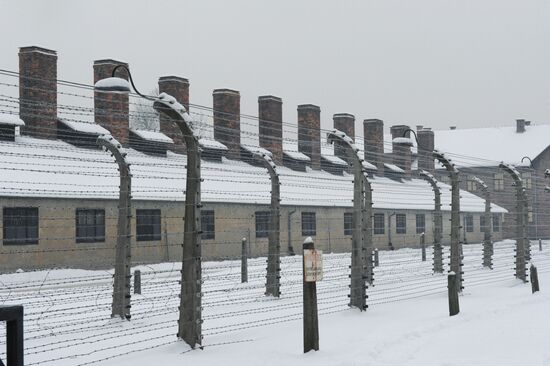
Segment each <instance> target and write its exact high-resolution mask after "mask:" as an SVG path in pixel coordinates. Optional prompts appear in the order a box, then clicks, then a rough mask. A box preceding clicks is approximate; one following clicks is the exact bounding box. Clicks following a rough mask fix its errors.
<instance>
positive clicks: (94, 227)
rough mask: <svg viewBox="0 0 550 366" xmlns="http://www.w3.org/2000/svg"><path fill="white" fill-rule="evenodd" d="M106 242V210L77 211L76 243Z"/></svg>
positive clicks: (81, 209) (80, 209)
mask: <svg viewBox="0 0 550 366" xmlns="http://www.w3.org/2000/svg"><path fill="white" fill-rule="evenodd" d="M104 241H105V210H101V209H83V208H79V209H77V210H76V242H77V243H97V242H104Z"/></svg>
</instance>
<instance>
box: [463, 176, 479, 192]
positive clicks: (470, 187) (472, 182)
mask: <svg viewBox="0 0 550 366" xmlns="http://www.w3.org/2000/svg"><path fill="white" fill-rule="evenodd" d="M466 189H467V190H468V191H470V192H475V191H477V182H476V181H475V180H474V179H473V178H472V177H470V178H468V182H467V187H466Z"/></svg>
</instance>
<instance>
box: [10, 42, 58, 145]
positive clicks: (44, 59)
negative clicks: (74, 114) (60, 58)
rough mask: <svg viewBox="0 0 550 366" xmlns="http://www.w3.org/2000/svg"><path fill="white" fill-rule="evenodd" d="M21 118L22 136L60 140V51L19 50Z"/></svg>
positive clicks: (40, 49) (43, 49)
mask: <svg viewBox="0 0 550 366" xmlns="http://www.w3.org/2000/svg"><path fill="white" fill-rule="evenodd" d="M19 117H20V118H21V119H22V120H23V121H24V122H25V126H24V127H22V131H21V132H22V133H23V134H25V135H30V136H33V137H38V138H49V139H55V138H56V137H57V132H56V130H57V52H56V51H52V50H48V49H45V48H41V47H36V46H30V47H21V48H20V49H19Z"/></svg>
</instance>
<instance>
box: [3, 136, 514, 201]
mask: <svg viewBox="0 0 550 366" xmlns="http://www.w3.org/2000/svg"><path fill="white" fill-rule="evenodd" d="M127 151H128V155H127V159H128V161H129V163H130V164H131V173H132V176H133V178H132V197H133V198H134V199H136V200H167V201H183V199H184V193H183V192H184V190H185V179H186V169H185V165H186V163H187V157H186V156H185V155H180V154H175V153H172V152H168V153H167V156H166V157H161V156H153V155H147V154H143V153H141V152H138V151H136V150H133V149H127ZM201 166H202V172H201V176H202V178H203V179H204V181H203V183H202V186H201V191H202V201H204V202H227V203H256V204H266V205H267V204H269V202H270V194H269V192H270V189H271V182H270V180H269V174H267V173H266V171H265V169H264V168H261V167H256V166H252V165H249V164H246V163H244V162H241V161H233V160H227V159H222V162H213V161H206V160H205V161H203V162H202V163H201ZM277 171H278V173H279V176H280V181H281V204H283V205H304V206H325V207H326V206H337V207H351V206H352V204H353V203H352V199H353V183H352V180H353V177H352V176H351V175H349V174H347V173H344V175H343V176H335V175H332V174H330V173H328V172H324V171H313V170H311V169H309V168H308V169H307V171H306V172H297V171H294V170H291V169H289V168H286V167H283V166H279V167H277ZM0 174H1V175H2V177H4V178H3V183H2V185H1V187H0V196H10V197H61V198H75V199H83V198H93V199H117V198H118V189H119V188H118V187H119V172H118V170H117V164H116V163H115V161H114V159H113V158H112V157H111V155H110V154H108V153H106V152H103V151H101V150H90V149H85V148H79V147H76V146H73V145H71V144H68V143H65V142H62V141H59V140H44V139H35V138H31V137H28V136H17V137H16V138H15V141H13V142H11V141H6V142H1V143H0ZM370 180H371V184H372V187H373V203H374V207H375V208H385V209H411V210H418V209H421V210H432V209H433V192H432V190H431V187H430V185H429V184H428V183H426V182H425V181H424V180H422V179H412V180H410V181H405V182H397V181H394V180H391V179H389V178H380V177H374V178H371V179H370ZM441 187H442V204H443V206H442V209H443V210H446V211H448V210H449V209H450V206H449V204H450V198H451V194H450V187H449V186H448V185H445V184H443V183H441ZM461 209H462V210H463V211H467V212H483V211H484V200H483V199H481V198H480V197H477V196H475V195H473V194H471V193H469V192H467V191H461ZM493 211H494V212H505V210H504V209H503V208H500V207H498V206H493Z"/></svg>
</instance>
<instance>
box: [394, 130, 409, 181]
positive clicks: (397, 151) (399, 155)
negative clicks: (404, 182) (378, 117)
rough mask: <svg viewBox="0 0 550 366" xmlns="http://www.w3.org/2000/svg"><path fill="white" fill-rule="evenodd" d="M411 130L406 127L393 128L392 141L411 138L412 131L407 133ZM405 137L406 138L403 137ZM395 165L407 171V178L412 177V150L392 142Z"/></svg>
mask: <svg viewBox="0 0 550 366" xmlns="http://www.w3.org/2000/svg"><path fill="white" fill-rule="evenodd" d="M408 128H409V126H406V125H395V126H391V129H390V130H391V137H392V140H393V139H394V138H397V137H410V134H411V133H410V131H409V132H407V133H405V131H406V130H407V129H408ZM403 135H404V136H403ZM392 155H393V163H394V164H395V165H397V166H398V167H400V168H401V169H403V170H404V171H405V178H410V177H411V148H410V147H409V146H404V145H403V144H396V143H394V142H392Z"/></svg>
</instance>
